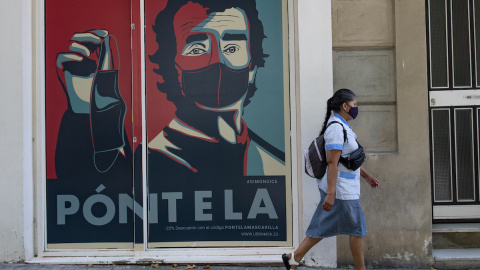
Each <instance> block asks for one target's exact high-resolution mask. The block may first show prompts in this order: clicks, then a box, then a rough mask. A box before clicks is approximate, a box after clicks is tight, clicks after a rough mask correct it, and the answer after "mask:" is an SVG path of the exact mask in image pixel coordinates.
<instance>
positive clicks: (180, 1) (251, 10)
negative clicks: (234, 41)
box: [149, 0, 268, 106]
mask: <svg viewBox="0 0 480 270" xmlns="http://www.w3.org/2000/svg"><path fill="white" fill-rule="evenodd" d="M189 2H191V3H198V4H200V5H202V6H203V7H205V8H208V11H207V13H208V14H211V13H213V12H222V11H225V10H226V9H229V8H239V9H242V10H243V11H244V12H245V15H246V16H247V19H248V23H249V27H250V50H251V51H250V55H251V59H252V60H251V61H252V62H251V64H252V69H253V68H256V67H263V66H264V65H265V58H266V57H268V55H267V54H265V53H264V52H263V46H262V42H263V39H264V38H265V34H264V31H263V24H262V22H261V21H260V19H259V18H258V11H257V8H256V0H169V1H168V2H167V6H166V7H165V9H164V10H162V11H161V12H160V13H159V14H158V16H157V17H156V19H155V25H153V30H154V32H155V34H156V40H157V43H158V50H157V51H156V52H155V53H154V54H153V55H149V59H150V61H151V62H152V63H155V64H158V69H154V72H155V73H157V74H160V75H162V77H163V81H164V82H163V83H157V88H158V90H160V91H161V92H163V93H166V94H167V99H168V100H170V101H173V102H176V101H180V100H182V99H183V95H182V91H181V89H180V83H179V81H178V72H177V70H176V69H175V56H176V54H177V46H176V39H175V32H174V29H173V19H174V17H175V15H176V14H177V12H178V10H179V9H180V8H181V7H182V6H184V5H186V4H187V3H189ZM256 90H257V88H256V86H255V83H252V84H249V85H248V92H247V97H246V100H245V103H244V106H246V105H247V104H248V103H249V102H250V98H251V97H252V96H253V94H254V93H255V91H256Z"/></svg>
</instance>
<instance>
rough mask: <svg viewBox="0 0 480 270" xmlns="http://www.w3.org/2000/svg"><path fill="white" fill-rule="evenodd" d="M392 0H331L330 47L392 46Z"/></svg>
mask: <svg viewBox="0 0 480 270" xmlns="http://www.w3.org/2000/svg"><path fill="white" fill-rule="evenodd" d="M393 10H394V4H393V0H382V1H378V0H354V1H352V0H332V11H333V21H332V25H333V47H334V48H336V47H343V46H347V47H351V46H352V45H353V46H362V47H365V46H367V47H368V46H393V44H394V40H395V38H394V35H393V28H394V22H393V21H394V19H393V16H392V14H393Z"/></svg>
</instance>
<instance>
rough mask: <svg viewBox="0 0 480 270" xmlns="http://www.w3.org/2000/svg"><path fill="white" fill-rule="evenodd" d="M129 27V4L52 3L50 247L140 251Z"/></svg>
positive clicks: (107, 0) (48, 54) (125, 0)
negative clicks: (136, 246)
mask: <svg viewBox="0 0 480 270" xmlns="http://www.w3.org/2000/svg"><path fill="white" fill-rule="evenodd" d="M130 25H131V3H130V0H101V1H94V0H88V1H86V0H84V1H63V0H46V1H45V73H46V78H45V82H46V87H45V88H46V90H45V108H46V111H45V114H46V119H45V123H46V129H45V131H46V134H45V135H46V142H45V145H46V178H47V180H46V242H47V248H49V249H65V248H75V249H78V248H130V249H131V248H133V243H134V237H135V236H134V222H133V214H132V209H134V206H133V176H132V175H133V165H132V164H133V150H132V144H131V141H132V117H131V115H132V76H131V72H132V61H131V48H130V43H131V26H130ZM140 201H141V199H140Z"/></svg>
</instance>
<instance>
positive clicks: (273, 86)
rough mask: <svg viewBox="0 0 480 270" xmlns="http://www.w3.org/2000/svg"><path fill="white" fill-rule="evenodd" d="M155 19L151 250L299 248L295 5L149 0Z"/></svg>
mask: <svg viewBox="0 0 480 270" xmlns="http://www.w3.org/2000/svg"><path fill="white" fill-rule="evenodd" d="M145 22H146V29H145V31H146V32H145V54H146V72H147V73H146V87H147V89H146V91H147V92H146V97H147V101H146V103H147V140H148V145H147V151H148V154H147V181H148V192H149V198H150V200H149V207H150V219H149V231H148V240H149V247H162V246H278V245H287V244H288V243H289V240H290V243H291V235H289V230H291V227H289V226H290V225H289V224H291V220H290V219H289V218H288V217H289V216H291V207H290V205H291V200H290V199H289V198H290V197H289V195H288V194H290V193H291V189H290V187H291V160H290V118H289V115H290V111H289V110H290V108H289V95H290V92H289V82H288V76H289V75H288V74H289V66H288V43H287V41H288V32H287V26H288V21H287V4H286V1H282V0H257V1H255V0H242V1H238V0H221V1H204V0H178V1H158V0H146V1H145ZM152 210H153V211H152ZM152 213H154V214H152ZM157 213H159V214H158V215H157Z"/></svg>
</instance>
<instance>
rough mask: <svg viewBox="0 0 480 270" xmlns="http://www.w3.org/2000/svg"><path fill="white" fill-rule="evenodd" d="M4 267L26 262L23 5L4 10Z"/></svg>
mask: <svg viewBox="0 0 480 270" xmlns="http://www.w3.org/2000/svg"><path fill="white" fill-rule="evenodd" d="M0 25H1V26H2V27H1V28H0V36H1V38H0V59H1V64H0V83H1V86H2V88H1V91H0V100H1V101H2V106H0V126H1V128H0V130H1V131H0V149H2V151H1V152H0V216H1V217H2V218H1V220H2V221H1V223H0V226H1V229H0V263H2V262H17V261H21V260H23V259H24V250H23V196H22V194H23V166H22V165H23V155H22V154H23V153H22V152H23V144H22V143H23V112H22V104H23V102H22V91H23V90H22V47H21V44H22V42H21V41H22V39H21V37H22V2H21V1H18V0H3V1H2V8H0Z"/></svg>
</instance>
